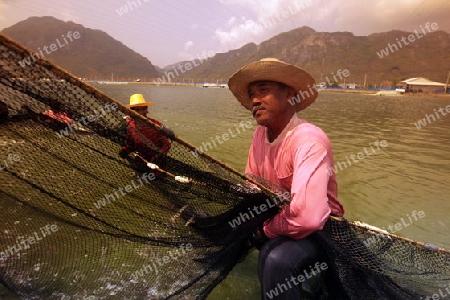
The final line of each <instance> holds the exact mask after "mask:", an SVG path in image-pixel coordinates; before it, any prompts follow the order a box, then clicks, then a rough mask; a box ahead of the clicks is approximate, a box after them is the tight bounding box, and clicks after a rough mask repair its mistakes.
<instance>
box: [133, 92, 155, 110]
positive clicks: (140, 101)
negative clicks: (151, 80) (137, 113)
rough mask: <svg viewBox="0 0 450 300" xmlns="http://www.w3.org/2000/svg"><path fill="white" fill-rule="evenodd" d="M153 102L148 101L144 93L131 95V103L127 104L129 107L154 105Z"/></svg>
mask: <svg viewBox="0 0 450 300" xmlns="http://www.w3.org/2000/svg"><path fill="white" fill-rule="evenodd" d="M152 105H153V103H152V102H146V101H145V99H144V96H142V94H134V95H131V97H130V104H129V105H127V107H128V108H133V107H139V106H152Z"/></svg>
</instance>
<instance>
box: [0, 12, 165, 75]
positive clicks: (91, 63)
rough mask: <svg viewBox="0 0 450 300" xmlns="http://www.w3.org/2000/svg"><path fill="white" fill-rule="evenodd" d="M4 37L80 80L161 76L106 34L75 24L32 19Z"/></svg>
mask: <svg viewBox="0 0 450 300" xmlns="http://www.w3.org/2000/svg"><path fill="white" fill-rule="evenodd" d="M69 32H71V33H72V35H71V37H69ZM76 32H78V33H79V35H78V34H76ZM2 33H4V34H5V35H7V36H9V37H11V38H12V39H14V40H16V41H18V42H19V43H21V44H22V45H24V46H25V47H27V48H29V49H31V50H32V51H36V52H37V53H42V54H43V55H44V56H45V58H46V59H48V60H50V61H52V62H54V63H56V64H57V65H59V66H61V67H62V68H64V69H66V70H68V71H69V72H71V73H73V74H74V75H76V76H78V77H88V78H93V79H111V78H112V76H113V77H114V79H116V78H117V77H119V78H130V79H135V78H144V77H158V76H159V72H158V71H157V70H156V68H155V67H154V66H153V65H152V64H151V62H149V61H148V59H147V58H145V57H143V56H142V55H140V54H138V53H136V52H135V51H133V50H131V49H129V48H128V47H127V46H125V45H124V44H122V43H121V42H119V41H117V40H115V39H114V38H112V37H111V36H109V35H108V34H106V33H105V32H103V31H100V30H93V29H89V28H85V27H83V26H82V25H79V24H75V23H73V22H63V21H60V20H58V19H55V18H53V17H31V18H29V19H27V20H25V21H22V22H19V23H17V24H15V25H13V26H11V27H9V28H6V29H4V30H3V31H2ZM77 36H78V38H76V37H77ZM52 44H53V45H54V46H53V49H54V51H52V48H51V47H52V46H51V45H52Z"/></svg>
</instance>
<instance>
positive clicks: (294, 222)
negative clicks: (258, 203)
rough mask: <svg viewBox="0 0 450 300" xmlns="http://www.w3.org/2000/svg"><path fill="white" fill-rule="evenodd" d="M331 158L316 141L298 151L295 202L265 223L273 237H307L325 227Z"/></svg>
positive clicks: (295, 158) (266, 228)
mask: <svg viewBox="0 0 450 300" xmlns="http://www.w3.org/2000/svg"><path fill="white" fill-rule="evenodd" d="M329 164H330V163H329V159H328V156H327V150H326V148H325V147H324V146H323V145H322V144H320V143H319V142H316V141H310V142H307V143H304V144H302V145H301V146H300V147H299V148H298V149H297V150H296V152H295V157H294V172H293V178H292V186H291V203H290V204H289V205H287V206H286V207H285V208H284V209H283V210H282V211H281V212H280V213H278V214H277V215H275V216H274V217H273V218H272V219H269V220H267V221H266V222H265V224H264V232H265V234H266V235H267V236H268V237H269V238H275V237H278V236H287V237H290V238H293V239H299V238H304V237H306V236H308V235H310V234H311V233H313V232H315V231H317V230H320V229H322V228H323V226H324V224H325V222H326V221H327V219H328V216H329V215H330V211H331V210H330V207H329V205H328V197H327V185H328V172H327V170H328V168H329V167H330V166H329Z"/></svg>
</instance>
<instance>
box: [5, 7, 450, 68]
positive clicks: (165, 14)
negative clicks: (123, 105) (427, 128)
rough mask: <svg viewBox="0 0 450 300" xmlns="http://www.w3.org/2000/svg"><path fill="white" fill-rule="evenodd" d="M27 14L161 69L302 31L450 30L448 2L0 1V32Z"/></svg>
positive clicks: (365, 33)
mask: <svg viewBox="0 0 450 300" xmlns="http://www.w3.org/2000/svg"><path fill="white" fill-rule="evenodd" d="M125 8H126V11H125ZM30 16H53V17H55V18H57V19H60V20H63V21H73V22H75V23H79V24H82V25H83V26H85V27H89V28H92V29H99V30H102V31H105V32H107V33H108V34H109V35H111V36H112V37H113V38H115V39H117V40H119V41H121V42H122V43H123V44H125V45H126V46H128V47H130V48H131V49H133V50H135V51H136V52H138V53H140V54H142V55H143V56H145V57H147V58H148V59H149V60H150V61H151V62H152V63H153V64H155V65H158V66H160V67H163V66H165V65H168V64H171V63H174V62H177V61H180V60H188V59H193V58H196V57H197V56H200V55H202V53H207V52H210V53H212V52H214V53H219V52H227V51H228V50H230V49H236V48H239V47H241V46H243V45H245V44H247V43H249V42H254V43H256V44H259V43H260V42H262V41H264V40H267V39H269V38H270V37H272V36H274V35H277V34H279V33H281V32H284V31H288V30H291V29H293V28H297V27H301V26H309V27H311V28H313V29H315V30H316V31H326V32H335V31H349V32H353V33H354V34H355V35H368V34H371V33H374V32H384V31H390V30H392V29H400V30H407V31H413V30H420V29H421V27H420V26H422V27H424V26H425V24H426V22H436V23H437V24H438V26H439V29H442V30H445V31H447V32H450V0H309V1H307V0H290V1H288V0H279V1H275V0H264V1H258V0H107V1H106V0H97V1H92V0H89V1H88V0H0V30H2V29H4V28H7V27H9V26H12V25H14V24H15V23H17V22H19V21H22V20H25V19H27V18H28V17H30ZM211 51H212V52H211Z"/></svg>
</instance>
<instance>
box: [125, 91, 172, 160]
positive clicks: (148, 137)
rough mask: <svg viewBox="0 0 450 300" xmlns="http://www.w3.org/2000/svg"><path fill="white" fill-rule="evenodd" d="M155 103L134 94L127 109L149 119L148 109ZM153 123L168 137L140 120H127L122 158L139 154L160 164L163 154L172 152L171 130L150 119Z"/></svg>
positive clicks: (128, 118) (129, 118)
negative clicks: (135, 153)
mask: <svg viewBox="0 0 450 300" xmlns="http://www.w3.org/2000/svg"><path fill="white" fill-rule="evenodd" d="M152 105H153V103H151V102H147V101H145V99H144V96H143V95H142V94H134V95H131V97H130V104H129V105H127V107H128V108H129V109H131V110H134V111H135V112H137V113H138V114H140V115H142V116H144V117H147V114H148V108H149V107H150V106H152ZM147 118H148V117H147ZM148 119H149V120H150V121H151V122H153V123H155V124H157V125H158V126H160V127H162V131H163V132H165V133H166V135H164V134H161V133H160V132H159V131H158V130H157V129H155V128H152V127H151V126H149V125H148V124H145V122H142V120H139V119H136V120H134V119H132V118H131V117H129V116H128V117H127V118H126V123H127V140H126V144H125V145H124V146H123V147H122V150H121V153H120V154H121V156H126V155H128V154H130V153H132V152H138V153H139V154H140V155H141V156H142V157H143V158H145V159H146V160H147V161H149V162H152V163H155V164H158V163H161V159H160V158H161V154H165V153H167V152H169V150H170V145H171V144H170V139H169V138H168V136H169V137H173V136H174V133H173V131H172V130H171V129H169V128H167V127H164V126H163V125H162V124H161V122H159V121H158V120H155V119H152V118H148Z"/></svg>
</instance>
